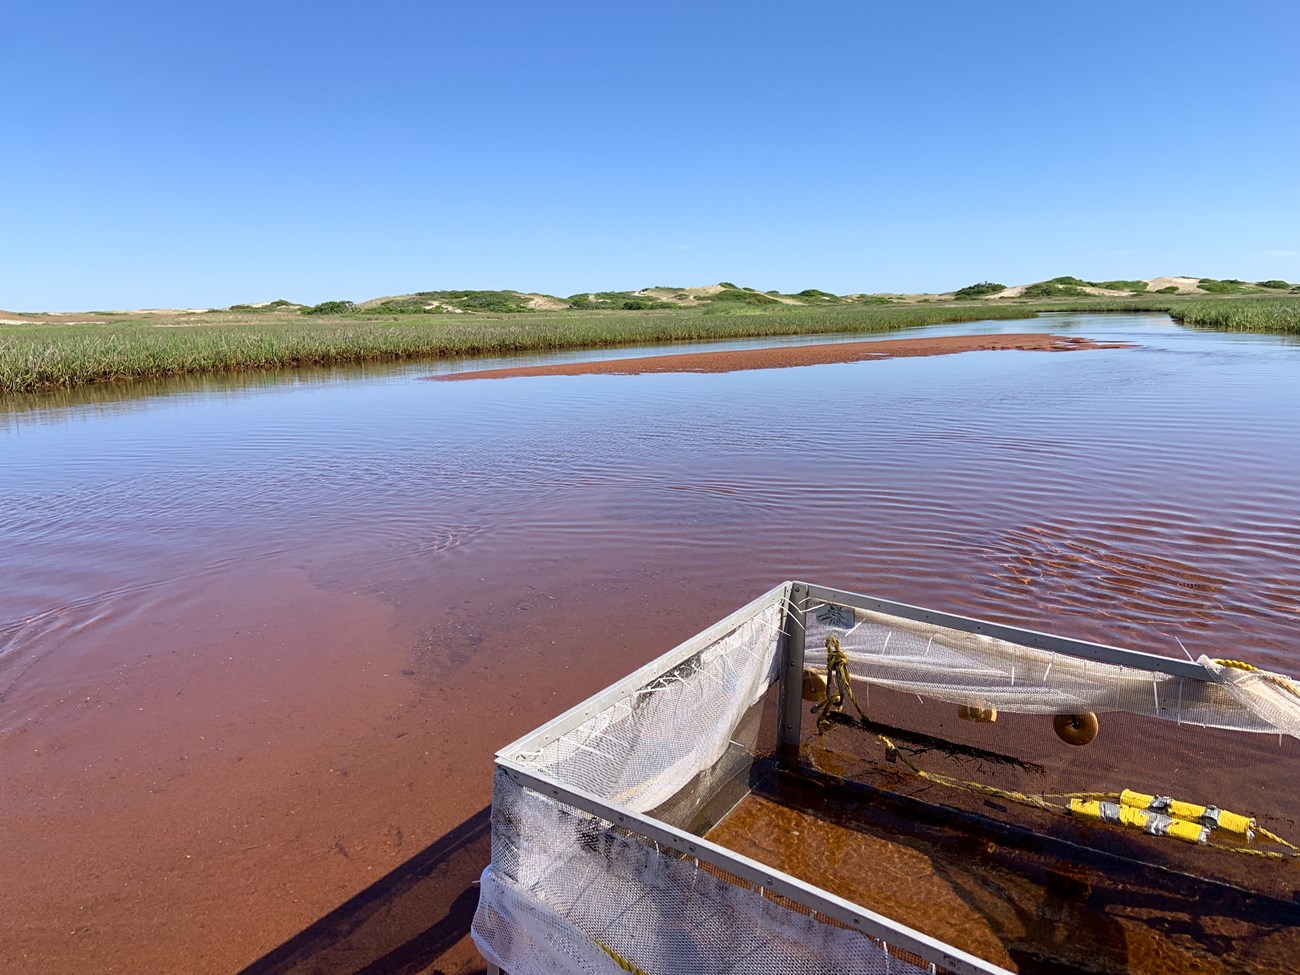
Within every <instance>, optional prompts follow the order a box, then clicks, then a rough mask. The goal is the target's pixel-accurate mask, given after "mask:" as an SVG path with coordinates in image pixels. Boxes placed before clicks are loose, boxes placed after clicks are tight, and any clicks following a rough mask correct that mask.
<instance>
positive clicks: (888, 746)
mask: <svg viewBox="0 0 1300 975" xmlns="http://www.w3.org/2000/svg"><path fill="white" fill-rule="evenodd" d="M876 737H877V738H879V739H880V740H881V742H883V743H884V746H885V757H886V759H887V760H888V761H890V762H900V763H902V764H903V765H904V766H905V767H906V768H907V769H908V770H909V771H910V772H912V773H913V774H914V775H916V776H917V777H918V778H920V779H924V780H925V781H927V782H933V783H935V784H936V785H942V786H946V787H948V788H950V789H962V790H965V791H967V792H975V793H978V794H980V795H986V796H993V797H994V798H997V799H1006V800H1007V801H1008V802H1016V803H1020V804H1021V805H1025V806H1030V807H1032V808H1034V809H1042V810H1044V811H1045V812H1054V813H1061V814H1062V815H1068V813H1069V809H1068V807H1067V806H1060V805H1056V804H1054V803H1050V802H1048V801H1047V800H1048V799H1065V800H1067V801H1068V800H1070V799H1079V800H1083V801H1092V802H1115V803H1118V802H1119V801H1120V794H1119V793H1118V792H1044V793H1042V794H1040V795H1032V794H1030V793H1027V792H1017V791H1015V790H1014V789H999V788H997V787H996V786H991V785H984V784H983V783H982V782H967V781H966V780H965V779H956V778H953V777H952V776H949V775H942V774H940V773H938V772H927V771H926V770H925V769H923V768H918V767H917V766H916V765H914V764H913V763H912V762H910V761H908V759H907V758H905V757H904V756H903V754H902V753H901V752H900V751H899V750H898V746H897V745H895V744H894V743H893V742H892V741H890V740H889V739H888V738H886V737H885V736H884V735H877V736H876ZM1255 834H1256V836H1258V837H1259V838H1260V839H1262V840H1264V841H1266V842H1269V843H1276V844H1278V845H1279V846H1283V847H1286V850H1257V849H1253V848H1251V847H1248V846H1234V845H1228V844H1223V845H1216V846H1215V849H1217V850H1225V851H1227V852H1229V853H1245V854H1247V855H1249V856H1256V857H1265V858H1267V859H1271V860H1285V861H1287V862H1295V861H1296V860H1297V859H1300V847H1296V846H1295V845H1294V844H1292V843H1288V842H1287V841H1286V840H1284V839H1282V837H1280V836H1278V835H1277V834H1276V833H1272V832H1269V831H1268V830H1266V829H1263V828H1262V827H1258V826H1257V827H1256V828H1255Z"/></svg>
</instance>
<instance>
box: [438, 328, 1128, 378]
mask: <svg viewBox="0 0 1300 975" xmlns="http://www.w3.org/2000/svg"><path fill="white" fill-rule="evenodd" d="M1128 348H1132V346H1131V345H1128V344H1126V343H1121V342H1098V341H1096V340H1094V339H1088V338H1083V337H1082V336H1064V335H1044V334H1041V333H1031V332H1025V333H1012V334H1008V335H945V336H939V337H933V338H913V339H885V340H883V341H874V342H829V343H828V342H822V343H819V344H817V345H790V346H779V347H775V348H767V349H736V350H734V351H729V352H684V353H675V354H673V355H652V356H640V357H635V358H630V359H604V360H598V361H595V362H565V363H560V364H558V365H552V366H518V367H510V368H505V369H476V370H474V371H472V372H453V373H448V374H447V375H444V376H431V377H429V378H431V379H439V380H442V379H511V378H515V377H519V376H586V375H592V374H595V373H607V374H613V375H618V376H630V375H640V374H641V373H648V372H739V371H740V370H742V369H786V368H789V367H791V366H819V365H824V364H826V363H830V362H862V361H864V360H871V359H898V358H904V357H909V356H923V355H951V354H952V353H955V352H991V351H997V350H1002V349H1019V350H1021V351H1025V352H1076V351H1079V350H1082V349H1128Z"/></svg>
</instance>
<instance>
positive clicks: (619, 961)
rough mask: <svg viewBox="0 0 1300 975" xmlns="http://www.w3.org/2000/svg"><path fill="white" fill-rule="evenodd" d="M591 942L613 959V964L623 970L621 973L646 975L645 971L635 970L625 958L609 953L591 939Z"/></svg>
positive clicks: (603, 946)
mask: <svg viewBox="0 0 1300 975" xmlns="http://www.w3.org/2000/svg"><path fill="white" fill-rule="evenodd" d="M591 940H592V941H593V942H595V944H596V947H597V948H599V949H600V950H601V951H603V952H604V953H605V954H607V955H609V957H610V958H612V959H614V964H615V965H617V966H618V967H619V968H621V969H623V971H625V972H631V973H632V975H647V973H646V972H645V971H643V970H642V969H640V968H637V967H636V966H635V965H633V964H632V963H631V962H630V961H628V960H627V959H626V958H622V957H620V956H619V955H616V954H614V952H613V951H611V950H610V949H609V947H608V946H607V945H603V944H601V943H600V942H599V941H596V939H595V938H592V939H591Z"/></svg>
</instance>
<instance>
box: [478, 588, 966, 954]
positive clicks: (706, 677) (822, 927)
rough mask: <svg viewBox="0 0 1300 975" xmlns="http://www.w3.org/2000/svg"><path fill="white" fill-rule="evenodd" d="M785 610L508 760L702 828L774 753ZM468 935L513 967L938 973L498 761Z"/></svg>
mask: <svg viewBox="0 0 1300 975" xmlns="http://www.w3.org/2000/svg"><path fill="white" fill-rule="evenodd" d="M782 610H783V607H782V606H781V605H780V604H779V603H775V604H773V605H771V606H769V607H767V608H766V609H764V610H762V611H760V612H759V613H758V614H757V615H756V616H755V617H753V618H752V619H750V620H749V621H747V622H745V623H743V624H741V625H740V626H738V627H737V628H736V629H735V630H734V631H733V632H731V633H730V634H728V635H727V636H725V637H723V638H722V639H720V640H718V641H716V642H715V643H713V644H711V645H710V646H708V647H706V648H705V649H704V650H702V651H700V652H699V653H697V654H695V655H693V656H691V657H689V658H688V659H687V660H685V661H684V662H682V663H681V664H680V665H678V666H677V667H675V668H674V669H673V670H672V671H670V672H669V673H667V674H665V675H663V676H661V677H658V678H655V679H654V680H651V681H649V682H648V683H647V684H646V685H645V686H643V687H641V688H639V689H638V690H637V691H636V692H635V693H633V694H632V695H630V696H629V697H628V698H626V699H624V700H622V701H620V702H618V703H617V704H615V705H613V706H611V707H609V708H607V709H605V710H604V711H601V712H599V713H597V714H594V715H593V716H592V717H591V718H589V719H588V720H587V721H585V722H584V723H583V724H581V725H580V726H578V727H577V728H574V729H573V730H571V731H569V732H567V733H565V734H563V735H561V736H559V737H558V738H557V739H556V740H554V741H550V742H547V743H546V744H545V745H544V746H543V747H542V748H541V749H540V750H539V751H537V752H534V753H532V754H528V755H520V756H512V757H513V758H515V759H516V760H517V761H522V762H525V763H527V764H528V765H530V766H531V767H532V768H533V769H535V770H536V771H537V772H539V773H541V774H544V775H545V776H546V777H548V778H550V779H552V780H554V781H557V782H559V783H562V784H564V785H568V786H573V787H576V788H580V789H583V790H585V791H587V792H590V793H593V794H595V795H597V796H600V797H602V798H604V799H607V800H610V801H612V802H614V803H617V804H619V805H621V806H624V807H627V808H630V809H633V810H636V811H642V812H646V811H649V812H651V813H652V814H653V815H655V816H656V818H661V819H663V820H665V821H668V822H672V823H674V825H682V826H684V827H698V826H699V822H700V817H701V816H704V817H706V819H707V817H708V816H709V813H708V812H707V807H708V806H709V804H710V802H711V801H716V799H717V797H718V796H719V795H724V794H725V793H724V791H723V788H722V787H723V784H724V783H726V782H732V783H735V782H736V781H737V780H739V781H740V782H741V783H742V784H743V785H744V788H745V789H746V790H747V788H748V785H747V781H746V779H747V774H748V771H749V766H750V765H752V763H753V762H754V760H755V758H756V757H757V756H759V755H760V754H762V753H765V752H770V750H771V746H772V743H773V742H772V741H771V728H772V720H771V718H772V713H773V711H774V709H775V698H776V687H775V686H774V684H775V681H776V677H777V668H778V663H779V659H778V658H779V651H778V646H779V639H780V627H781V625H782ZM765 730H766V732H767V736H766V738H765V737H764V734H763V733H764V731H765ZM473 932H474V939H475V942H476V943H477V944H478V946H479V948H480V950H481V951H482V953H483V955H484V956H485V957H486V958H487V959H488V960H489V961H491V962H492V963H494V964H496V965H499V966H500V967H501V968H502V969H504V970H505V971H507V972H509V973H511V975H530V973H558V972H584V973H585V972H590V973H598V972H599V973H613V972H619V971H626V970H628V969H627V968H626V967H623V966H620V964H619V963H618V960H622V961H623V962H625V963H626V964H627V965H630V966H635V968H636V969H638V970H640V971H642V972H646V973H648V975H699V973H711V972H735V973H742V972H744V973H765V972H772V973H777V972H793V973H807V975H830V973H840V972H842V973H846V975H847V973H862V975H877V973H880V975H883V973H891V975H892V973H896V975H913V973H923V972H932V971H939V972H942V971H943V969H935V968H933V967H931V966H930V965H928V964H925V963H924V962H922V961H921V959H919V958H915V957H912V956H908V955H906V954H905V953H903V952H900V951H898V950H896V949H894V948H891V947H889V946H886V945H884V944H882V943H879V942H876V941H874V940H872V939H871V938H868V937H866V936H864V935H863V934H861V933H860V932H858V931H856V930H851V929H848V928H846V927H844V926H842V925H839V924H836V923H833V922H831V921H830V920H828V919H826V918H824V917H821V916H817V915H813V914H811V913H809V912H808V911H806V910H804V909H802V908H800V907H799V906H798V905H796V904H793V903H791V902H789V901H786V900H784V899H783V898H779V897H775V896H773V895H772V894H770V893H768V892H766V891H763V890H760V889H756V888H755V887H754V886H753V885H751V884H749V883H747V882H745V881H743V880H741V879H740V878H738V877H735V876H732V875H730V874H728V873H726V872H724V871H721V870H717V869H713V868H710V867H708V866H707V865H701V864H700V863H699V862H698V861H696V860H695V859H694V858H688V857H683V856H681V855H679V854H676V853H674V852H672V851H670V850H667V849H663V848H660V847H659V846H657V845H656V844H655V843H654V842H653V841H651V840H648V839H646V838H644V837H641V836H639V835H637V834H635V833H632V832H630V831H628V830H626V829H624V828H621V827H619V826H617V825H615V824H613V823H610V822H608V821H605V820H603V819H600V818H598V817H595V816H592V815H590V814H588V813H586V812H583V811H581V810H579V809H576V808H574V807H571V806H569V805H567V804H565V803H564V802H562V801H559V800H557V799H554V798H552V797H549V796H544V795H541V794H539V793H537V792H534V791H532V790H530V789H527V788H525V787H523V786H522V785H519V784H518V783H515V782H514V781H513V780H511V779H510V778H509V777H508V775H507V774H506V773H505V772H504V771H500V770H499V771H498V772H497V774H496V778H495V781H494V791H493V800H492V863H491V865H490V866H489V867H488V869H487V870H486V871H485V872H484V874H483V879H482V887H481V894H480V901H479V908H478V912H477V914H476V916H475V920H474V928H473Z"/></svg>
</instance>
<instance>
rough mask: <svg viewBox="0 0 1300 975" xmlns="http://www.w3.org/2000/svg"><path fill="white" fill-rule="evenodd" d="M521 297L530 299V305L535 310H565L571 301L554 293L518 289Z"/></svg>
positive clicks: (517, 292)
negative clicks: (538, 292) (547, 293)
mask: <svg viewBox="0 0 1300 975" xmlns="http://www.w3.org/2000/svg"><path fill="white" fill-rule="evenodd" d="M515 294H517V295H519V297H520V298H527V299H528V307H529V308H532V309H533V310H534V311H563V310H564V309H565V308H568V307H569V303H568V302H567V301H564V300H562V299H560V298H556V297H555V296H553V295H543V294H537V293H535V292H531V291H516V292H515Z"/></svg>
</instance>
